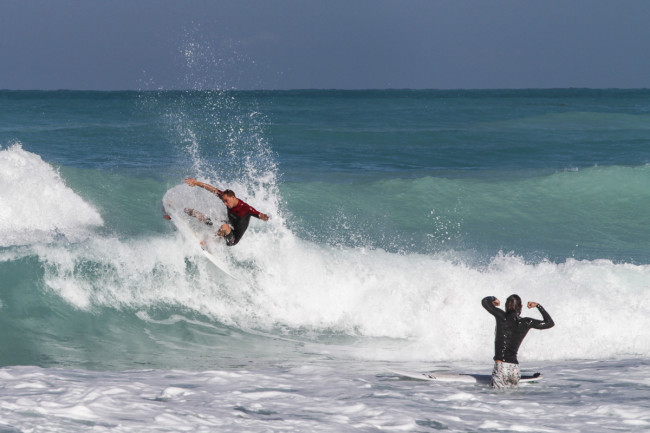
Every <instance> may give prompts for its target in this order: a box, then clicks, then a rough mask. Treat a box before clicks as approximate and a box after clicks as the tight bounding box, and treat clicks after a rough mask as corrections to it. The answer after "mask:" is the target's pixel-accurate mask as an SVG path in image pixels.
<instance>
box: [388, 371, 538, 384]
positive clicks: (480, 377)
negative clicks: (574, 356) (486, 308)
mask: <svg viewBox="0 0 650 433" xmlns="http://www.w3.org/2000/svg"><path fill="white" fill-rule="evenodd" d="M391 373H394V374H397V375H398V376H402V377H408V378H409V379H417V380H428V381H432V382H462V383H483V384H487V383H490V382H491V381H492V376H491V375H489V374H471V373H457V374H455V373H435V372H432V373H419V372H409V371H397V370H391ZM540 380H542V374H541V373H535V374H532V375H522V376H521V379H520V380H519V383H529V382H538V381H540Z"/></svg>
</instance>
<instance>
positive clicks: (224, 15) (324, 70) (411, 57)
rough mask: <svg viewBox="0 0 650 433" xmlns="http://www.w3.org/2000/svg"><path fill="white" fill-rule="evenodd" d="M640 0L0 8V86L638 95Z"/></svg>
mask: <svg viewBox="0 0 650 433" xmlns="http://www.w3.org/2000/svg"><path fill="white" fill-rule="evenodd" d="M649 48H650V0H538V1H530V0H395V1H388V0H319V1H309V0H232V1H225V0H210V1H207V0H205V1H193V0H182V1H181V0H40V1H37V0H0V89H81V90H119V89H135V90H144V89H157V88H162V89H179V88H181V89H186V88H195V89H210V88H220V89H221V88H226V89H230V88H238V89H306V88H327V89H330V88H338V89H368V88H373V89H378V88H414V89H422V88H428V89H450V88H469V89H476V88H550V87H591V88H610V87H617V88H648V87H650V52H649V51H650V50H649Z"/></svg>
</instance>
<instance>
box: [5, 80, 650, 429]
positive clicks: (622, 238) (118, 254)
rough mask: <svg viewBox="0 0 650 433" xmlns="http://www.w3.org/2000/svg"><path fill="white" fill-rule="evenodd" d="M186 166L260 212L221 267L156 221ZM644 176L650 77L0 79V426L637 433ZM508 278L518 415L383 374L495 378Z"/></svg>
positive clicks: (649, 267)
mask: <svg viewBox="0 0 650 433" xmlns="http://www.w3.org/2000/svg"><path fill="white" fill-rule="evenodd" d="M187 176H192V177H195V178H197V179H199V180H201V181H204V182H207V183H210V184H212V185H215V186H217V187H219V188H221V189H225V188H230V189H233V190H234V191H235V192H236V193H237V195H238V197H240V198H242V199H243V200H245V201H246V202H247V203H249V204H251V205H252V206H254V207H255V208H256V209H258V210H260V211H262V212H265V213H267V214H269V215H270V216H271V219H270V221H269V222H267V223H264V222H262V221H259V220H257V219H253V220H251V224H250V227H249V229H248V232H247V233H246V236H245V237H244V238H243V240H242V241H241V242H240V244H238V245H237V246H236V247H233V248H230V249H227V250H226V249H222V250H220V251H221V254H222V256H223V257H222V258H223V259H224V260H226V261H227V262H228V264H229V266H230V268H231V269H232V270H233V272H234V273H235V274H236V275H237V276H238V278H237V279H232V278H229V277H228V276H226V275H225V274H223V273H222V272H220V271H219V270H218V269H217V268H215V267H214V266H213V265H212V264H211V263H210V262H209V261H207V260H206V259H205V258H204V257H203V256H202V254H201V250H200V249H199V248H197V245H196V244H195V243H193V242H191V241H190V240H188V239H187V238H185V237H183V236H182V235H181V233H179V232H178V231H177V230H176V229H175V226H174V224H173V223H172V222H170V221H168V220H165V219H163V218H162V215H163V213H162V210H161V207H162V200H163V197H165V194H166V193H167V192H168V191H169V190H170V189H172V188H174V187H176V186H177V185H179V184H181V183H182V181H183V179H184V178H185V177H187ZM649 185H650V90H589V89H561V90H560V89H558V90H454V91H452V90H450V91H436V90H430V91H426V90H422V91H420V90H418V91H416V90H369V91H334V90H332V91H327V90H306V91H161V92H155V91H148V92H135V91H134V92H76V91H57V92H43V91H0V348H1V349H0V367H2V368H1V369H0V376H1V377H0V379H2V381H4V382H3V388H2V390H1V392H2V397H0V400H2V401H3V402H4V403H0V430H2V429H3V428H4V427H5V424H6V426H7V427H6V429H5V430H2V431H12V432H13V431H27V430H30V429H32V430H33V429H34V428H36V426H39V425H40V426H43V425H45V426H46V427H43V428H46V429H47V430H48V431H90V430H93V431H103V430H101V429H115V428H118V429H121V430H119V431H139V432H142V431H180V430H181V428H182V427H183V428H184V426H190V427H191V429H192V431H276V430H278V431H280V430H282V431H285V430H292V429H294V430H296V431H337V432H340V431H359V430H360V431H376V430H377V429H381V430H385V429H388V430H390V429H395V430H408V431H430V430H431V429H442V428H445V429H449V430H450V431H478V430H481V431H496V430H498V431H528V430H525V429H528V428H533V427H539V426H540V425H543V426H545V427H544V431H589V432H599V431H610V430H608V429H609V428H610V427H611V426H613V425H624V426H627V427H629V428H630V431H636V430H635V429H637V428H638V429H642V428H647V426H650V417H649V416H648V415H647V414H648V413H650V411H649V410H648V409H649V407H648V405H647V403H643V401H645V400H644V399H643V398H641V396H643V395H646V396H647V391H649V389H648V388H649V387H650V382H649V381H648V379H647V376H648V375H647V374H646V373H648V372H649V371H650V364H649V363H648V359H650V334H649V333H648V332H647V329H648V327H650V311H649V309H650V307H649V305H650V302H649V301H650V298H649V297H650V249H649V248H648V246H649V245H650V230H648V223H649V222H650V217H649V215H650V188H649ZM188 188H189V187H188ZM207 200H208V201H209V200H210V199H209V198H208V199H207ZM204 210H205V211H206V212H207V213H209V214H211V215H212V217H213V218H216V219H219V218H220V217H222V216H223V215H222V213H223V212H224V211H223V206H222V205H221V204H220V203H219V202H218V201H217V200H216V199H215V201H214V203H210V202H207V201H206V203H205V209H204ZM511 293H519V294H520V295H521V296H522V298H523V299H524V300H525V301H526V300H533V301H537V302H540V303H542V304H543V305H544V306H545V307H546V309H547V310H548V311H549V312H550V313H551V315H552V316H553V318H554V320H555V322H556V323H557V326H556V327H555V328H553V329H552V330H548V331H543V332H533V331H531V334H530V336H529V337H528V338H527V340H526V342H525V344H524V346H523V347H522V349H521V353H520V362H522V368H524V367H525V366H526V365H528V366H530V365H531V364H532V366H534V367H535V368H541V369H543V370H544V373H545V379H544V381H543V382H540V383H539V384H537V385H535V386H536V388H529V389H532V391H530V392H533V393H534V394H535V397H534V398H531V399H530V400H529V397H530V396H529V395H528V394H527V393H526V392H523V393H518V394H513V395H510V396H509V397H508V398H510V399H514V401H515V403H512V404H515V405H516V408H519V409H521V412H522V413H523V412H527V411H530V410H536V411H538V416H537V417H536V419H537V421H536V422H537V424H535V423H534V421H533V420H529V419H526V418H523V417H522V419H519V420H517V421H516V422H515V421H513V420H512V419H509V418H508V417H506V416H505V415H504V416H503V417H500V416H498V415H495V417H496V418H495V419H493V420H492V421H486V420H485V419H484V418H483V417H481V416H479V415H477V414H476V410H478V409H477V408H478V407H488V408H489V407H491V405H493V404H494V405H498V401H499V399H494V397H495V395H494V394H491V393H490V391H489V390H486V389H484V388H481V387H478V388H477V387H476V386H474V387H470V388H465V389H461V390H459V388H458V387H457V386H455V387H454V386H448V385H444V386H443V385H439V384H436V385H431V384H428V383H424V384H421V383H418V382H413V381H404V380H398V379H397V378H395V377H392V376H390V375H387V374H386V373H385V371H386V368H387V366H388V367H391V368H393V369H401V370H404V369H419V370H423V369H426V370H432V369H442V370H445V371H446V370H452V371H453V370H458V369H464V370H468V369H469V370H472V371H481V372H483V373H489V370H490V369H491V362H492V361H491V356H492V354H491V351H492V338H493V320H492V318H491V317H490V316H489V315H488V314H487V313H485V311H483V309H482V308H481V306H480V301H481V299H482V297H484V296H487V295H495V296H497V297H499V298H500V299H505V298H506V297H507V296H508V295H509V294H511ZM524 314H530V315H535V314H536V312H535V311H531V312H525V313H524ZM524 369H525V368H524ZM485 370H487V371H485ZM594 371H604V372H605V373H603V374H604V377H603V378H602V379H601V380H602V381H601V382H599V384H590V383H591V382H589V381H590V378H591V377H592V375H593V374H594ZM621 371H624V372H626V374H625V375H624V377H620V376H619V373H620V372H621ZM342 372H345V373H342ZM629 378H632V379H629ZM611 386H614V387H615V388H616V389H621V393H618V392H616V393H614V395H611V396H609V397H607V396H602V397H601V396H600V394H601V391H603V390H605V389H609V388H610V387H611ZM522 389H523V388H522ZM569 390H572V391H569ZM413 392H415V396H414V394H413ZM217 394H218V395H220V396H221V397H222V398H221V399H220V400H218V402H217V401H215V398H216V397H215V395H217ZM576 395H578V396H580V398H579V399H578V400H579V401H580V402H581V403H580V404H578V403H577V400H575V398H576V397H575V396H576ZM637 396H638V398H637ZM493 399H494V401H492V400H493ZM540 401H541V403H540ZM124 402H128V404H130V405H131V406H133V407H135V408H136V414H134V415H133V416H124V414H122V415H118V413H121V412H122V409H123V406H122V405H123V404H125V403H124ZM434 402H435V404H434ZM432 404H434V405H437V409H436V412H435V413H429V412H427V411H428V410H429V409H428V408H430V407H431V405H432ZM540 404H541V406H540ZM30 405H31V406H30ZM414 405H415V406H414ZM457 405H460V406H462V407H463V408H464V409H463V410H465V412H462V410H461V412H460V413H459V412H457V411H458V410H459V409H458V406H457ZM584 405H587V407H589V406H590V405H593V406H594V407H595V406H598V407H600V408H603V409H602V417H601V418H598V420H597V422H596V423H595V424H590V422H591V421H589V419H592V418H590V417H593V413H590V412H589V411H588V410H587V409H580V407H583V406H584ZM31 407H34V408H33V409H30V408H31ZM195 407H199V408H200V407H205V408H207V407H212V408H213V409H214V410H213V412H211V411H210V410H208V409H205V410H203V409H194V408H195ZM623 408H629V409H623ZM515 412H516V411H515ZM334 414H335V415H334ZM558 414H559V415H558ZM567 418H570V420H569V421H567V420H566V419H567ZM43 419H45V420H46V422H45V424H43ZM540 419H542V420H543V422H542V424H539V422H540V421H539V420H540ZM3 423H4V424H3ZM617 423H618V424H617ZM644 426H645V427H644ZM11 428H15V430H11ZM522 429H524V430H522ZM43 431H45V430H43ZM639 431H641V430H639Z"/></svg>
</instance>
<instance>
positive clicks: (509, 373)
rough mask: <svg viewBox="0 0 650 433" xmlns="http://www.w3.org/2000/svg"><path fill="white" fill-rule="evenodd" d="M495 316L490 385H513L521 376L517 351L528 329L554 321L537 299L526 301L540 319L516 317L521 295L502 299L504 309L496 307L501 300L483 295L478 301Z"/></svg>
mask: <svg viewBox="0 0 650 433" xmlns="http://www.w3.org/2000/svg"><path fill="white" fill-rule="evenodd" d="M481 304H482V305H483V308H485V309H486V310H487V311H488V312H489V313H490V314H492V315H493V316H494V318H495V319H496V332H495V336H494V369H493V370H492V383H491V386H492V388H499V389H500V388H515V387H516V386H517V384H518V383H519V379H520V378H521V371H520V370H519V361H517V351H518V350H519V346H520V345H521V342H522V341H523V340H524V337H525V336H526V334H527V333H528V330H529V329H530V328H534V329H548V328H552V327H553V326H554V325H555V323H554V322H553V319H551V316H550V315H549V314H548V313H547V312H546V310H545V309H544V307H542V306H541V305H540V304H538V303H537V302H528V308H535V307H537V309H538V310H539V312H540V313H541V314H542V320H537V319H531V318H530V317H523V318H522V317H520V314H521V298H520V297H519V296H518V295H510V296H509V297H508V299H507V300H506V311H503V310H501V309H500V308H497V307H498V306H499V305H500V304H501V301H499V300H498V299H497V298H496V297H494V296H487V297H485V298H483V300H482V301H481Z"/></svg>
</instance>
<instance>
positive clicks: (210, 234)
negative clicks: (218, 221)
mask: <svg viewBox="0 0 650 433" xmlns="http://www.w3.org/2000/svg"><path fill="white" fill-rule="evenodd" d="M194 189H196V190H200V189H201V188H190V187H189V186H187V185H185V184H182V185H177V186H175V187H173V188H172V189H170V190H169V191H167V193H166V194H165V196H164V197H163V207H164V209H165V212H167V214H168V215H169V216H170V218H171V221H172V222H173V223H174V225H175V226H176V228H177V229H178V231H179V232H180V233H181V235H182V236H183V237H184V238H185V239H186V240H187V241H189V242H191V243H192V244H193V245H196V248H198V249H199V250H200V252H201V254H202V255H203V257H205V258H206V259H208V260H209V261H210V262H212V264H214V265H215V266H216V267H217V268H219V270H220V271H222V272H223V273H225V274H226V275H228V276H229V277H231V278H234V279H237V277H236V276H235V275H234V274H233V273H232V271H231V270H230V267H229V266H228V263H227V262H226V260H224V259H223V257H222V254H224V253H225V248H227V247H226V246H225V243H223V241H221V240H219V239H214V238H215V236H214V235H215V233H216V231H217V229H218V226H217V227H215V226H208V225H206V224H205V223H204V222H200V221H198V220H197V219H196V218H194V217H191V216H189V215H188V214H186V213H185V211H184V209H186V208H191V209H194V208H196V207H199V206H201V204H202V203H201V200H200V199H197V194H196V192H197V191H193V190H194ZM209 199H212V200H215V201H216V202H217V203H218V204H221V203H220V202H219V201H217V199H218V197H214V198H212V197H209ZM197 210H199V209H197ZM202 242H203V244H202ZM216 242H222V245H220V246H218V245H216ZM215 250H221V251H215Z"/></svg>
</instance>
